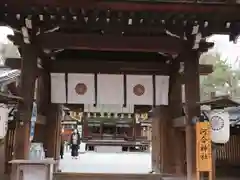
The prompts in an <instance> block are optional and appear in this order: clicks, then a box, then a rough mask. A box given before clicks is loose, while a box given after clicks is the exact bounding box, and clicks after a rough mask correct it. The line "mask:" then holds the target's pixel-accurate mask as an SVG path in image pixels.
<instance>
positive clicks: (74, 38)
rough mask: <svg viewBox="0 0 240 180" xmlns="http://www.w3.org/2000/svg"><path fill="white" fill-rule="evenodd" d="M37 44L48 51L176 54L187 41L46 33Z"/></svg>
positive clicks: (165, 37) (166, 38)
mask: <svg viewBox="0 0 240 180" xmlns="http://www.w3.org/2000/svg"><path fill="white" fill-rule="evenodd" d="M37 42H38V43H39V45H40V46H41V47H42V48H47V49H85V50H99V51H134V52H163V53H169V54H176V53H179V52H181V51H182V48H183V47H184V44H185V43H186V41H183V40H180V39H178V38H175V37H171V36H166V35H165V36H156V37H155V36H123V35H122V36H121V35H96V34H66V33H59V32H55V33H46V34H42V35H39V36H37Z"/></svg>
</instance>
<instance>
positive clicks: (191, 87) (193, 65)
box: [184, 50, 200, 180]
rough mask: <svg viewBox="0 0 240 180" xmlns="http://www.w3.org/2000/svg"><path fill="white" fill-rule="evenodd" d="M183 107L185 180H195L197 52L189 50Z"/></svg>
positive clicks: (185, 61)
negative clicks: (194, 122)
mask: <svg viewBox="0 0 240 180" xmlns="http://www.w3.org/2000/svg"><path fill="white" fill-rule="evenodd" d="M184 58H185V59H184V80H185V105H186V119H187V126H186V156H187V180H194V179H196V129H195V125H194V124H193V123H192V119H193V117H195V116H197V117H199V116H200V105H199V104H198V103H197V102H200V89H199V68H198V67H199V52H198V51H194V50H190V51H189V52H187V53H186V54H185V57H184Z"/></svg>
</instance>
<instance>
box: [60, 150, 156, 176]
mask: <svg viewBox="0 0 240 180" xmlns="http://www.w3.org/2000/svg"><path fill="white" fill-rule="evenodd" d="M60 169H61V170H62V172H79V173H148V172H150V171H151V154H150V153H143V152H141V153H125V152H123V153H96V152H87V153H84V154H80V155H79V159H72V158H71V156H70V153H65V154H64V159H63V160H61V161H60Z"/></svg>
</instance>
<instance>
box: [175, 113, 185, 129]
mask: <svg viewBox="0 0 240 180" xmlns="http://www.w3.org/2000/svg"><path fill="white" fill-rule="evenodd" d="M172 125H173V127H175V128H182V127H186V118H185V116H180V117H177V118H174V119H173V124H172Z"/></svg>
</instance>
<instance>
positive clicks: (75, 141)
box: [70, 129, 80, 159]
mask: <svg viewBox="0 0 240 180" xmlns="http://www.w3.org/2000/svg"><path fill="white" fill-rule="evenodd" d="M70 144H71V150H72V151H71V156H72V158H73V159H77V158H78V150H79V145H80V134H79V133H78V131H77V129H74V131H73V133H72V135H71V140H70Z"/></svg>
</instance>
